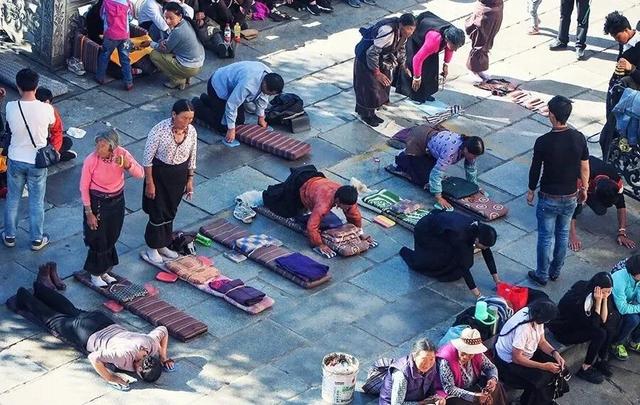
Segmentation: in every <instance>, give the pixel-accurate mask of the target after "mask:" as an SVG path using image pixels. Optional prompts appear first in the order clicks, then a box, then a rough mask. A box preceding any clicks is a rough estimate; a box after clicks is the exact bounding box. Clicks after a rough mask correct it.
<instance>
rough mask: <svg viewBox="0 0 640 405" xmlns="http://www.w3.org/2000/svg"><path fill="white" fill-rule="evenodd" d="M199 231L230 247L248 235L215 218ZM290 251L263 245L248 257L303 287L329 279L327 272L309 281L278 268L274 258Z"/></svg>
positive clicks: (227, 222)
mask: <svg viewBox="0 0 640 405" xmlns="http://www.w3.org/2000/svg"><path fill="white" fill-rule="evenodd" d="M200 233H201V234H203V235H205V236H207V237H209V238H211V239H213V240H215V241H216V242H218V243H220V244H223V245H225V246H226V247H228V248H230V249H233V248H234V246H235V241H236V239H239V238H244V237H247V236H249V232H248V231H246V230H245V229H243V228H242V227H240V226H238V225H235V224H232V223H231V222H229V221H227V220H226V219H216V220H215V221H213V222H211V223H208V224H206V225H203V226H202V227H200ZM291 253H293V252H292V251H290V250H289V249H286V248H285V247H283V246H265V247H261V248H259V249H256V250H255V251H254V252H253V253H251V254H250V255H249V256H248V257H249V259H251V260H253V261H255V262H256V263H259V264H261V265H262V266H264V267H266V268H268V269H269V270H271V271H273V272H275V273H277V274H279V275H281V276H282V277H284V278H286V279H287V280H290V281H292V282H293V283H295V284H297V285H299V286H301V287H303V288H307V289H309V288H315V287H317V286H319V285H320V284H324V283H326V282H327V281H329V280H331V275H330V274H329V273H327V275H326V276H325V277H323V278H321V279H318V280H315V281H312V282H309V281H306V280H303V279H302V278H300V277H298V276H296V275H295V274H292V273H290V272H288V271H285V270H283V269H282V268H280V266H278V265H277V263H276V259H278V258H280V257H283V256H288V255H290V254H291Z"/></svg>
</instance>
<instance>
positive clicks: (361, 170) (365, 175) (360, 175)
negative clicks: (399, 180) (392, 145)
mask: <svg viewBox="0 0 640 405" xmlns="http://www.w3.org/2000/svg"><path fill="white" fill-rule="evenodd" d="M394 158H395V155H393V154H390V153H386V152H382V151H379V152H378V151H376V152H369V153H363V154H360V155H356V156H353V157H351V158H348V159H345V160H343V161H342V162H340V163H338V164H337V165H335V166H332V167H330V168H329V170H330V171H331V172H333V173H335V174H337V175H338V176H340V177H342V178H343V179H345V182H348V181H350V180H351V178H353V177H355V178H356V179H358V180H360V181H363V182H366V184H367V186H368V187H373V186H374V185H375V184H377V183H379V182H381V181H384V180H387V179H389V178H390V177H391V176H392V174H391V173H389V172H387V171H386V170H384V168H385V167H386V166H387V165H390V164H392V163H394V161H395V159H394ZM376 160H377V161H376Z"/></svg>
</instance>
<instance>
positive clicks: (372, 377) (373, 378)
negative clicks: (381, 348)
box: [362, 357, 393, 395]
mask: <svg viewBox="0 0 640 405" xmlns="http://www.w3.org/2000/svg"><path fill="white" fill-rule="evenodd" d="M391 363H393V359H390V358H386V357H383V358H381V359H378V360H376V361H375V363H373V366H371V368H370V369H369V372H368V373H367V379H366V380H365V382H364V385H363V386H362V391H363V392H364V393H365V394H371V395H380V390H382V385H383V384H384V378H385V377H386V375H387V372H388V371H389V366H391Z"/></svg>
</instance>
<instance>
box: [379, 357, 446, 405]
mask: <svg viewBox="0 0 640 405" xmlns="http://www.w3.org/2000/svg"><path fill="white" fill-rule="evenodd" d="M396 370H400V371H402V374H404V377H405V378H406V379H407V394H406V396H405V398H404V400H405V401H422V400H424V399H427V398H428V397H430V396H431V395H434V394H435V387H434V380H435V377H436V367H432V368H431V370H429V371H427V373H425V374H422V373H421V372H420V371H418V368H417V367H416V365H415V363H414V361H413V356H411V355H408V356H406V357H402V358H400V359H396V360H394V361H393V363H391V366H389V370H388V371H387V375H386V377H385V378H384V384H383V385H382V389H381V390H380V402H379V404H380V405H389V404H391V387H392V386H393V378H392V377H391V375H392V374H393V372H394V371H396Z"/></svg>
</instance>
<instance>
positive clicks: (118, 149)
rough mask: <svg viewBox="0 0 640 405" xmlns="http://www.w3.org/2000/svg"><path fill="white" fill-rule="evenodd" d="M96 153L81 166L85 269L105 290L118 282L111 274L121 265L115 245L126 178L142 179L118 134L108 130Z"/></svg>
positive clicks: (139, 167) (98, 136)
mask: <svg viewBox="0 0 640 405" xmlns="http://www.w3.org/2000/svg"><path fill="white" fill-rule="evenodd" d="M95 142H96V148H95V151H93V152H92V153H90V154H89V156H87V157H86V159H85V160H84V163H83V164H82V175H81V176H80V196H81V198H82V204H83V205H84V221H83V225H84V243H85V245H87V247H88V248H89V251H88V252H87V258H86V260H85V262H84V269H85V270H86V271H87V272H88V273H89V274H91V282H92V283H93V285H95V286H98V287H106V286H107V285H108V284H111V283H115V282H116V281H117V280H116V279H115V278H113V277H111V276H110V275H109V274H108V272H109V271H110V270H111V269H112V268H113V266H115V265H117V264H118V252H117V251H116V242H117V241H118V238H119V237H120V231H121V230H122V224H123V222H124V214H125V210H124V203H125V202H124V178H125V177H124V176H125V173H129V174H130V175H131V176H133V177H137V178H142V177H143V176H144V170H143V169H142V166H140V164H139V163H138V162H136V160H135V159H134V158H133V156H131V154H130V153H129V151H127V150H126V149H125V148H123V147H122V146H120V142H119V137H118V133H117V132H116V131H115V130H113V129H109V130H106V131H103V132H100V133H99V134H98V135H97V136H96V138H95Z"/></svg>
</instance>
